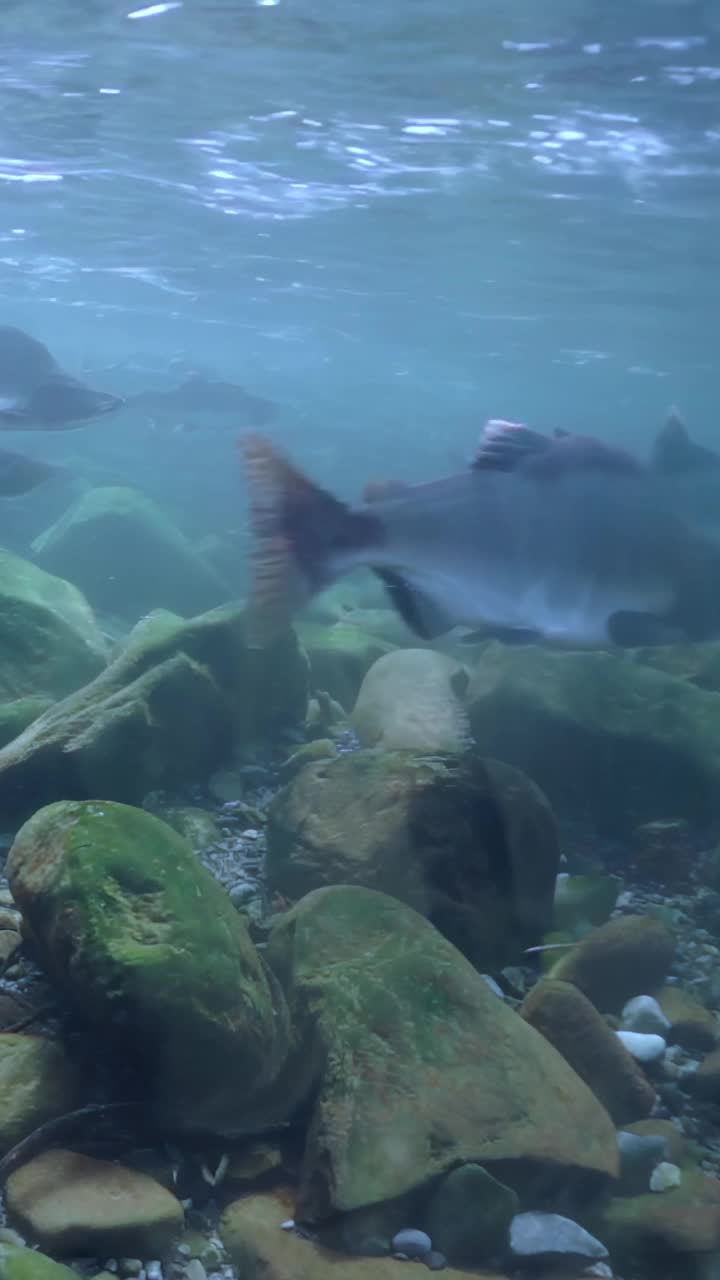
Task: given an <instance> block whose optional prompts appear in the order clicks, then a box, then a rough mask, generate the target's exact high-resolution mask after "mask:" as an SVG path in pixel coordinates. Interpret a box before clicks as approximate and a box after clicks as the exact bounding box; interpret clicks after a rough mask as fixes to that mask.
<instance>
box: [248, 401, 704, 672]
mask: <svg viewBox="0 0 720 1280" xmlns="http://www.w3.org/2000/svg"><path fill="white" fill-rule="evenodd" d="M506 425H507V426H510V425H511V424H506ZM531 434H532V435H533V436H538V435H539V433H531ZM491 452H493V450H491ZM619 452H621V451H615V450H612V449H610V448H609V446H608V447H607V448H606V447H605V446H603V445H602V443H601V442H599V441H595V440H592V441H591V442H590V443H589V444H588V443H586V444H585V445H582V443H581V444H578V443H577V440H576V439H574V438H570V437H559V438H556V439H552V438H550V437H540V439H535V440H534V441H533V442H530V444H528V442H526V444H525V446H522V447H520V448H519V449H518V448H517V444H516V443H515V441H513V445H512V447H511V449H510V452H509V455H508V456H507V457H506V458H505V459H504V460H503V461H502V463H501V464H500V465H497V461H496V459H493V460H489V459H488V453H487V450H485V449H483V448H481V450H480V453H479V454H478V457H477V458H476V459H475V461H474V463H473V465H472V466H471V467H470V468H469V469H468V470H467V471H465V472H462V473H459V474H457V475H452V476H449V477H447V478H445V479H441V480H435V481H431V482H429V483H425V484H420V485H409V486H407V487H404V488H402V489H400V490H398V491H395V492H393V493H392V494H391V495H390V496H382V494H377V493H374V494H373V500H372V501H371V502H365V503H362V504H360V505H358V506H355V507H349V506H346V505H345V504H344V503H342V502H340V501H338V499H336V498H335V497H333V495H331V494H329V493H327V492H326V491H324V490H323V489H320V488H319V487H318V486H316V485H314V484H313V483H312V481H310V480H308V479H307V478H306V477H305V476H303V475H302V474H301V473H300V472H298V471H297V470H296V469H295V468H294V467H293V466H292V465H291V464H290V463H289V462H288V461H287V460H286V459H284V458H282V457H281V456H279V455H278V454H277V453H276V452H275V451H274V449H273V448H272V446H270V445H269V444H268V443H267V442H266V441H265V440H264V439H262V438H259V437H256V436H255V437H252V438H251V439H250V440H249V441H247V443H246V444H245V457H246V462H247V466H248V475H249V478H250V486H251V496H252V513H253V524H254V530H255V538H256V544H255V546H256V550H255V557H254V560H255V596H254V604H255V608H254V616H255V618H256V619H257V620H258V621H259V623H260V626H261V628H262V627H263V626H266V627H271V626H273V625H275V624H276V623H277V622H280V621H281V620H287V618H288V617H289V616H291V614H292V613H293V612H294V611H295V610H296V609H298V608H300V607H302V606H303V605H304V604H305V603H306V602H307V601H308V599H310V598H311V597H312V596H313V595H314V594H315V593H316V592H318V591H320V590H322V589H323V588H324V587H326V586H328V585H329V584H330V583H331V582H333V581H334V580H335V579H336V578H338V577H341V576H342V575H343V574H346V573H348V572H351V571H352V570H353V569H355V568H357V567H359V566H361V565H362V566H368V567H370V568H371V569H373V570H374V571H375V573H376V574H378V576H379V577H380V578H381V579H382V581H383V582H384V583H385V586H386V588H387V591H388V594H389V596H390V599H391V601H392V603H393V604H394V605H395V607H396V608H397V609H398V611H399V612H400V613H401V615H402V617H403V618H404V620H405V622H406V623H407V624H408V625H409V626H410V627H411V628H412V630H413V631H414V632H415V633H416V634H417V635H419V636H421V637H422V638H424V639H433V638H435V637H437V636H439V635H442V634H444V633H446V632H448V631H450V630H452V629H453V628H454V627H456V626H464V627H469V628H471V629H479V630H480V631H482V632H484V634H492V633H493V631H494V630H495V631H496V632H497V633H498V634H506V635H508V636H512V635H513V634H517V635H518V636H520V637H522V640H523V641H524V642H527V640H528V639H530V638H535V639H540V640H545V641H549V642H551V643H555V644H561V645H569V646H574V647H577V646H590V647H606V646H608V645H618V644H619V645H640V644H643V645H645V644H659V643H668V642H670V641H672V640H676V639H685V638H687V639H702V638H707V637H709V636H711V635H715V634H720V592H718V591H717V587H718V585H720V548H716V547H715V546H714V545H713V544H712V543H710V542H707V541H706V540H704V539H703V538H701V537H699V536H697V535H694V534H693V533H692V532H691V531H690V530H689V529H688V528H687V526H686V525H685V523H684V522H683V521H682V519H680V518H679V517H678V516H677V515H676V514H675V513H674V512H673V511H672V510H671V509H670V508H669V506H668V505H667V504H665V503H664V501H663V500H662V489H661V486H659V485H658V483H657V482H656V481H657V478H656V477H655V476H654V475H653V474H652V473H651V472H650V471H649V469H648V468H646V467H644V466H643V465H642V464H641V463H639V462H636V461H635V460H634V459H632V457H631V456H630V455H623V457H624V459H625V460H624V461H620V460H619V459H618V453H619ZM540 460H541V461H540ZM716 601H717V602H716Z"/></svg>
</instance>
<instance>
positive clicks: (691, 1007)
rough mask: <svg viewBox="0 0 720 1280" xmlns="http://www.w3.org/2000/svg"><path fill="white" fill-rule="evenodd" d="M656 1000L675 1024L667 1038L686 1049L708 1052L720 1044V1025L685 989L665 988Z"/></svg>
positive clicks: (660, 991)
mask: <svg viewBox="0 0 720 1280" xmlns="http://www.w3.org/2000/svg"><path fill="white" fill-rule="evenodd" d="M655 999H656V1000H657V1002H658V1004H659V1005H660V1008H661V1009H662V1011H663V1013H664V1014H665V1017H666V1018H667V1019H668V1020H669V1022H670V1023H671V1027H670V1031H669V1033H668V1035H667V1039H668V1040H669V1041H670V1042H671V1043H673V1044H680V1045H682V1047H683V1049H690V1050H694V1049H697V1050H699V1052H700V1053H706V1052H707V1051H708V1050H709V1049H714V1048H715V1046H716V1045H717V1044H719V1043H720V1022H718V1020H717V1018H716V1017H715V1015H714V1014H713V1013H711V1011H710V1010H709V1009H706V1008H705V1006H704V1005H702V1004H700V1003H699V1001H698V1000H696V999H695V996H693V995H691V993H690V992H689V991H685V990H684V989H683V988H682V987H675V986H672V987H669V986H668V987H661V988H660V990H659V991H656V992H655Z"/></svg>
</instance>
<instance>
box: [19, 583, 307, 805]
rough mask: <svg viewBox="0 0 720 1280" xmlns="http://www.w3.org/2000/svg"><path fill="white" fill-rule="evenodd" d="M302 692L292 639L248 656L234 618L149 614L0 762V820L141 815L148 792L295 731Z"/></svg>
mask: <svg viewBox="0 0 720 1280" xmlns="http://www.w3.org/2000/svg"><path fill="white" fill-rule="evenodd" d="M306 686H307V668H306V663H305V660H304V658H303V656H302V654H301V653H300V650H299V648H298V645H297V641H296V639H295V636H294V634H293V633H292V632H291V631H289V632H287V633H286V634H285V635H283V636H280V637H279V638H278V639H277V640H276V641H275V642H274V644H273V646H271V647H270V648H268V649H266V650H255V649H251V648H250V647H249V646H248V645H247V644H246V642H245V628H244V620H243V614H242V611H241V610H240V609H238V608H234V607H231V606H226V607H225V608H221V609H216V610H214V611H213V612H211V613H209V614H203V615H201V616H200V617H198V618H194V619H192V620H191V621H190V622H185V621H183V620H182V619H181V618H178V617H175V615H173V614H167V613H160V612H159V613H156V614H151V615H150V616H149V617H148V618H147V619H145V620H144V621H143V622H141V623H139V624H138V626H137V627H136V628H135V629H134V631H133V632H132V633H131V635H130V637H129V639H128V642H127V647H126V648H125V649H124V650H123V652H122V653H121V654H120V656H119V657H118V658H116V659H115V661H114V662H113V663H112V664H111V665H110V666H109V667H108V668H107V669H106V670H105V671H103V672H102V674H101V675H100V676H98V677H97V678H96V679H95V680H93V681H92V683H91V684H89V685H87V686H86V687H85V688H83V689H81V690H79V691H78V692H77V693H74V694H72V695H71V696H70V697H68V698H65V699H64V700H63V701H61V702H59V703H57V704H56V705H55V706H53V707H51V708H50V709H49V710H48V711H47V712H46V713H45V714H44V715H42V716H40V717H39V719H37V720H34V721H33V722H32V723H31V724H30V726H29V727H28V728H27V729H26V730H25V731H24V732H23V733H22V734H20V736H19V737H18V738H16V739H15V740H14V741H12V742H11V743H9V744H8V745H7V746H5V747H4V748H3V749H2V750H0V815H2V816H3V817H5V818H7V819H11V818H20V819H22V818H25V817H27V816H28V815H29V814H30V813H32V812H33V811H34V810H35V809H37V808H38V807H39V806H40V805H44V804H50V803H51V802H52V801H54V800H60V799H89V798H91V797H93V796H103V797H105V798H106V799H109V800H121V801H125V802H127V803H129V804H139V803H140V802H141V801H142V799H143V797H144V796H145V795H146V794H147V793H148V792H149V791H151V790H153V789H156V788H174V787H177V786H180V785H182V784H183V783H187V782H194V783H197V782H200V781H202V780H203V779H206V778H208V777H209V776H210V775H211V774H212V773H213V772H214V770H216V769H218V768H220V767H221V766H222V765H223V764H224V763H226V762H227V761H228V758H229V757H230V755H231V754H232V753H234V752H237V751H239V752H242V751H243V750H250V749H251V748H253V747H254V746H256V745H257V743H258V742H263V741H266V740H268V738H272V736H273V735H275V734H276V733H279V732H281V731H282V730H283V729H284V728H288V727H290V726H294V725H296V724H298V723H299V722H302V720H303V717H304V714H305V708H306V705H307V693H306Z"/></svg>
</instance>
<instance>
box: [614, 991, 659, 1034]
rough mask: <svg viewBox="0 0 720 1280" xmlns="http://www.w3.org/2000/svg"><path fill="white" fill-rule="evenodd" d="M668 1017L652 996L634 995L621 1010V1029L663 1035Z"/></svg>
mask: <svg viewBox="0 0 720 1280" xmlns="http://www.w3.org/2000/svg"><path fill="white" fill-rule="evenodd" d="M669 1026H670V1019H669V1018H667V1017H666V1015H665V1014H664V1013H663V1011H662V1009H661V1007H660V1005H659V1004H658V1002H657V1000H656V999H655V997H654V996H635V997H634V998H633V999H632V1000H628V1002H627V1004H626V1005H625V1007H624V1009H623V1011H622V1030H623V1031H640V1032H644V1033H646V1034H649V1035H658V1036H663V1037H664V1036H665V1033H666V1031H667V1030H668V1028H669Z"/></svg>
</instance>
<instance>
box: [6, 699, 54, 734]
mask: <svg viewBox="0 0 720 1280" xmlns="http://www.w3.org/2000/svg"><path fill="white" fill-rule="evenodd" d="M53 702H54V699H53V698H42V697H30V696H28V697H26V698H16V699H15V701H14V702H5V703H0V747H5V746H7V744H8V742H12V740H13V738H17V737H18V735H19V734H21V733H22V732H23V730H25V729H27V727H28V725H29V724H32V722H33V720H37V718H38V716H41V715H43V714H44V712H45V711H49V709H50V707H51V706H52V705H53Z"/></svg>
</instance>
